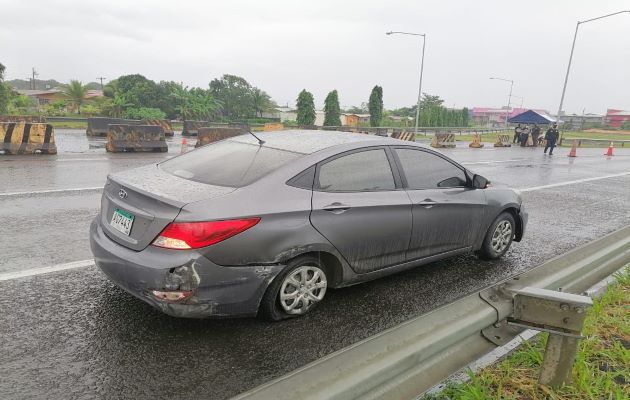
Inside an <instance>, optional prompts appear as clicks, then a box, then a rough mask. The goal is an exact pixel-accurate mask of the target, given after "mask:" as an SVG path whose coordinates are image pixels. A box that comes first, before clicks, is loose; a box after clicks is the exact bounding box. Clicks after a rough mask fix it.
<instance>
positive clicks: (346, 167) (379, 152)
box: [316, 149, 396, 192]
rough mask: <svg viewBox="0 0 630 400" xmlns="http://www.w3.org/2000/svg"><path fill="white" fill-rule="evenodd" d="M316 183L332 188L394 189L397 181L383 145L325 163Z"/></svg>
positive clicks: (338, 190) (318, 186) (345, 190)
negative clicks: (380, 147)
mask: <svg viewBox="0 0 630 400" xmlns="http://www.w3.org/2000/svg"><path fill="white" fill-rule="evenodd" d="M316 187H317V188H318V189H319V190H321V191H329V192H360V191H378V190H394V189H396V184H395V182H394V175H393V174H392V169H391V167H390V165H389V160H388V158H387V154H386V153H385V150H383V149H374V150H366V151H360V152H356V153H350V154H348V155H344V156H341V157H339V158H335V159H333V160H331V161H328V162H326V163H325V164H322V165H321V166H320V167H319V171H318V182H317V184H316Z"/></svg>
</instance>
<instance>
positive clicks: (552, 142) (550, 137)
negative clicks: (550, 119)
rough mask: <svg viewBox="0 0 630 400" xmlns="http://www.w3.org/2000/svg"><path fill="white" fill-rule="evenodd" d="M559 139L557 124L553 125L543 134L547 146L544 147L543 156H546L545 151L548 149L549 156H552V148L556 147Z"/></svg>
mask: <svg viewBox="0 0 630 400" xmlns="http://www.w3.org/2000/svg"><path fill="white" fill-rule="evenodd" d="M559 137H560V132H558V124H556V123H554V124H553V125H551V127H550V128H549V129H547V133H545V139H546V140H547V144H546V145H545V154H547V150H548V149H549V155H550V156H552V155H553V148H554V147H556V142H557V141H558V138H559Z"/></svg>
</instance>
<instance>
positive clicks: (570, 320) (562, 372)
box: [508, 287, 593, 388]
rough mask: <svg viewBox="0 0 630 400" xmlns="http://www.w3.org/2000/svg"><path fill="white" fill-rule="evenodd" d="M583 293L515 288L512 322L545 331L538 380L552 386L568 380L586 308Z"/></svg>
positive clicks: (587, 302)
mask: <svg viewBox="0 0 630 400" xmlns="http://www.w3.org/2000/svg"><path fill="white" fill-rule="evenodd" d="M592 305H593V302H592V300H591V299H590V298H589V297H586V296H579V295H576V294H570V293H563V292H556V291H553V290H547V289H538V288H531V287H525V288H523V289H519V290H517V291H515V295H514V314H513V316H512V317H509V318H508V322H509V323H510V324H512V325H516V326H522V327H526V328H530V329H536V330H539V331H545V332H549V339H548V341H547V347H546V349H545V358H544V360H543V364H542V368H541V371H540V376H539V377H538V383H539V384H541V385H547V386H550V387H553V388H558V387H562V386H564V385H566V384H568V383H570V382H571V371H572V369H573V362H574V361H575V354H576V352H577V346H578V343H579V341H580V339H581V337H582V336H581V335H580V333H581V332H582V327H583V325H584V319H585V317H586V311H587V310H588V309H589V308H590V307H591V306H592Z"/></svg>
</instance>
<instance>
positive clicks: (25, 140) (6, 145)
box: [0, 122, 57, 155]
mask: <svg viewBox="0 0 630 400" xmlns="http://www.w3.org/2000/svg"><path fill="white" fill-rule="evenodd" d="M0 146H2V147H0V151H2V153H3V154H6V155H9V154H36V153H41V154H57V145H56V144H55V131H54V129H53V127H52V125H50V124H41V123H34V124H33V123H28V122H26V123H25V122H2V123H0Z"/></svg>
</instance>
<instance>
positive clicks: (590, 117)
mask: <svg viewBox="0 0 630 400" xmlns="http://www.w3.org/2000/svg"><path fill="white" fill-rule="evenodd" d="M560 120H561V121H562V122H563V124H564V126H566V127H570V128H571V129H578V130H580V129H584V127H585V126H586V127H588V126H589V125H590V126H591V127H593V126H598V125H603V124H604V116H603V115H601V114H593V113H586V114H565V113H563V112H562V113H560Z"/></svg>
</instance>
